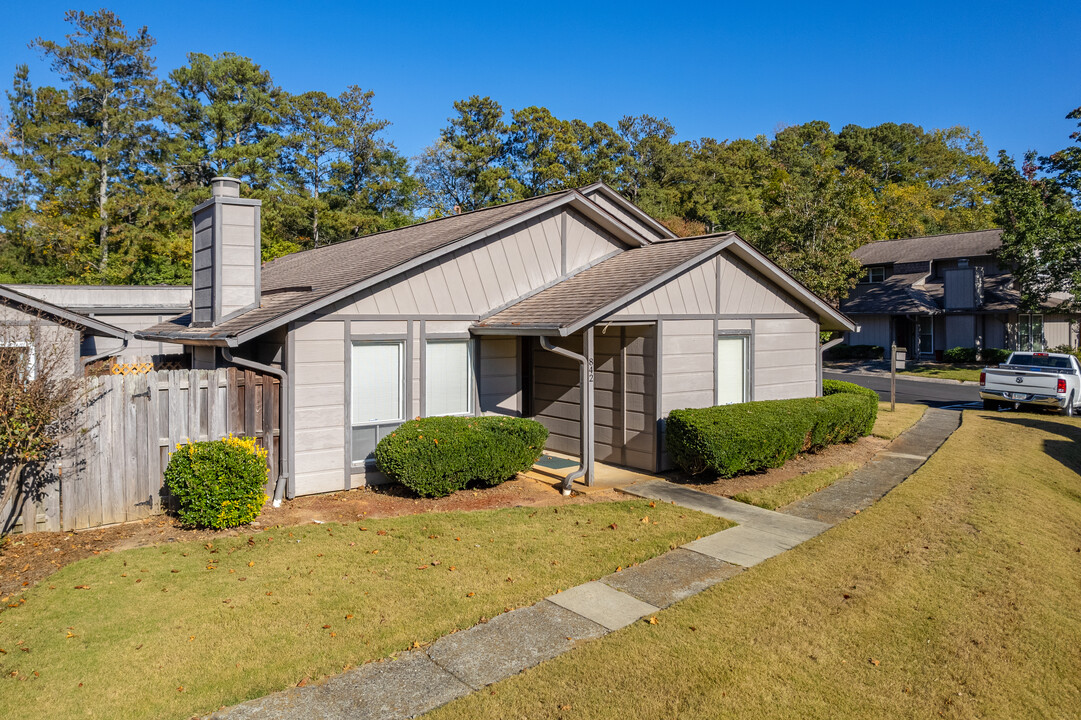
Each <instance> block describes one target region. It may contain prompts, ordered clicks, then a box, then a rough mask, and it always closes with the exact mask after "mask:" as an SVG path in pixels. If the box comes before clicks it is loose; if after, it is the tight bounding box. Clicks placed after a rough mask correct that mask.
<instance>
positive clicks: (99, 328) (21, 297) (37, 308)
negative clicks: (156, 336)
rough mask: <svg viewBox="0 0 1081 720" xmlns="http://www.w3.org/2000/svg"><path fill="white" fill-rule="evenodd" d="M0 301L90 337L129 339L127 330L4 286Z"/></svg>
mask: <svg viewBox="0 0 1081 720" xmlns="http://www.w3.org/2000/svg"><path fill="white" fill-rule="evenodd" d="M0 300H6V301H7V302H9V303H11V304H14V305H20V306H22V307H23V308H25V309H26V310H30V311H34V312H38V313H41V314H43V315H48V316H50V317H52V318H53V319H54V320H60V321H63V322H66V323H70V324H72V325H76V326H78V327H79V328H81V329H83V330H88V331H90V333H91V334H92V335H102V336H105V337H115V338H120V339H122V340H123V339H124V338H129V337H131V333H129V332H128V331H127V330H122V329H121V328H118V327H116V326H115V325H110V324H109V323H105V322H102V321H101V320H98V319H96V318H92V317H88V316H86V315H83V314H82V313H77V312H75V311H73V310H68V309H67V308H63V307H60V306H59V305H54V304H53V303H50V302H46V301H44V300H39V299H38V298H35V297H30V296H29V295H26V294H24V293H21V292H19V291H17V290H12V289H11V288H10V287H7V286H6V285H0Z"/></svg>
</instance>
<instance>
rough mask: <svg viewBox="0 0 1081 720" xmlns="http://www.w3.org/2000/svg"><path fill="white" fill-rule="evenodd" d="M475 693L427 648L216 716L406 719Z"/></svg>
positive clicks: (237, 719)
mask: <svg viewBox="0 0 1081 720" xmlns="http://www.w3.org/2000/svg"><path fill="white" fill-rule="evenodd" d="M470 692H472V688H470V687H469V686H468V685H466V684H465V683H463V682H461V681H460V680H458V679H457V678H456V677H454V676H453V675H451V674H450V673H449V672H447V671H446V670H444V669H443V668H441V667H439V666H438V665H437V664H435V663H434V662H432V660H431V659H430V658H429V657H428V656H427V655H426V654H424V653H423V652H421V651H414V652H410V653H406V654H405V655H402V656H401V657H400V658H399V659H397V660H391V661H386V662H377V663H369V664H367V665H365V666H363V667H360V668H357V669H356V670H350V671H349V672H347V673H343V674H342V675H338V676H337V677H333V678H331V679H330V680H328V681H327V682H326V683H324V684H322V685H315V686H311V687H303V688H291V689H289V690H286V691H285V692H281V693H275V694H273V695H268V696H266V697H264V698H260V699H258V700H251V701H249V702H246V703H242V704H240V705H236V706H234V707H232V708H229V709H228V710H226V711H223V712H222V713H215V714H213V715H211V716H210V718H211V720H218V719H219V718H228V720H249V719H250V720H255V719H256V718H258V720H295V719H296V718H309V719H310V720H347V719H349V720H352V719H355V718H366V719H370V720H401V719H402V718H411V717H415V716H416V715H420V714H422V713H426V712H428V711H429V710H434V709H435V708H437V707H439V706H440V705H445V704H446V703H449V702H450V701H451V700H455V699H457V698H460V697H463V696H465V695H468V694H469V693H470Z"/></svg>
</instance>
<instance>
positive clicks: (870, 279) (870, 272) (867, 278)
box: [863, 266, 886, 283]
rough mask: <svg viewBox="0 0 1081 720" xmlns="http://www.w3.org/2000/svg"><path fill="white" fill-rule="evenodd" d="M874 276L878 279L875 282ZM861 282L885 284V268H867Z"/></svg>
mask: <svg viewBox="0 0 1081 720" xmlns="http://www.w3.org/2000/svg"><path fill="white" fill-rule="evenodd" d="M875 275H879V276H880V277H879V278H878V279H877V280H875ZM863 281H864V282H865V283H881V282H886V268H884V267H881V266H879V267H869V268H867V274H866V275H864V277H863Z"/></svg>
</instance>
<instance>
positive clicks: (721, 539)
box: [209, 409, 960, 720]
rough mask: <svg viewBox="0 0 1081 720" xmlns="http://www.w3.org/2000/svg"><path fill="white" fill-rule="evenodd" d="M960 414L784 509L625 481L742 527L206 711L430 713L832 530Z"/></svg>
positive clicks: (944, 414)
mask: <svg viewBox="0 0 1081 720" xmlns="http://www.w3.org/2000/svg"><path fill="white" fill-rule="evenodd" d="M959 421H960V413H958V412H955V411H949V410H935V409H930V410H928V411H927V412H926V413H925V414H924V416H923V418H922V419H921V420H920V421H919V422H917V423H916V425H914V426H913V427H912V428H910V429H909V430H908V431H906V432H905V433H903V434H902V435H901V436H900V437H899V438H897V439H896V440H894V441H893V442H892V443H891V444H890V445H889V446H888V447H887V448H886V449H885V450H883V451H880V452H879V453H878V454H877V455H875V457H874V458H873V459H872V460H871V462H870V463H868V464H867V465H865V466H864V467H863V468H860V469H859V470H856V471H855V472H853V473H852V474H851V475H849V476H848V477H846V478H844V479H842V480H839V481H837V482H836V483H834V484H833V485H832V486H830V487H829V488H826V489H825V490H820V491H819V492H817V493H814V494H813V495H811V496H809V497H808V498H805V499H803V500H800V501H798V502H795V503H793V504H791V505H789V506H787V507H785V508H782V512H775V511H772V510H764V509H762V508H759V507H755V506H753V505H746V504H744V503H740V502H736V501H735V500H729V499H728V498H723V497H718V496H716V495H709V494H707V493H703V492H700V491H698V490H694V489H692V488H690V487H687V486H685V485H677V484H674V483H670V482H667V481H664V480H652V479H651V480H644V481H638V482H634V483H632V484H630V485H627V486H626V487H623V488H621V490H623V491H624V492H626V493H628V494H631V495H636V496H639V497H645V498H651V499H654V500H660V501H663V502H672V503H675V504H676V505H680V506H682V507H685V508H688V509H691V510H698V511H701V512H706V513H709V514H711V515H716V516H719V517H723V518H726V519H728V520H732V521H734V522H736V523H739V524H738V525H737V526H736V527H733V528H729V529H727V530H722V531H721V532H718V533H714V534H713V535H709V536H707V537H704V538H699V539H698V540H695V541H693V542H690V543H687V544H686V545H684V546H682V547H680V548H677V549H675V550H672V551H670V552H667V553H665V554H664V555H660V556H658V557H655V558H653V559H651V560H647V561H646V562H644V563H642V564H641V565H637V566H634V567H631V568H628V569H626V570H623V571H621V572H617V573H612V574H611V575H608V576H606V577H603V578H601V579H600V580H596V581H593V582H588V583H585V584H584V585H579V586H577V587H574V588H571V589H569V590H566V591H564V592H562V593H559V594H556V595H552V596H551V597H548V598H546V599H544V600H542V601H540V602H539V603H537V604H535V605H533V606H531V607H527V608H521V609H519V610H514V611H511V612H508V613H504V614H503V615H499V616H497V617H495V618H493V619H492V620H490V621H488V622H486V623H483V624H481V625H477V626H475V627H472V628H469V629H468V630H463V631H461V632H457V633H453V634H451V635H447V636H444V637H442V638H440V639H439V640H437V641H436V642H434V643H433V644H432V645H430V646H429V647H427V648H423V649H418V650H413V651H410V652H407V653H404V654H403V655H401V656H399V657H398V658H397V659H389V660H385V661H379V662H372V663H368V664H367V665H364V666H363V667H360V668H357V669H355V670H351V671H349V672H347V673H344V674H342V675H338V676H336V677H333V678H330V679H329V680H327V681H326V682H324V683H321V684H318V685H312V686H308V687H303V688H290V689H288V690H285V691H283V692H279V693H274V694H273V695H269V696H267V697H264V698H260V699H258V700H252V701H249V702H245V703H242V704H240V705H237V706H235V707H232V708H229V709H226V710H223V711H221V712H218V713H215V714H213V715H211V716H209V717H210V718H212V719H216V720H226V719H227V720H241V719H246V718H266V719H271V720H273V719H278V718H281V719H283V720H284V719H285V718H298V717H303V718H313V719H314V718H319V719H322V720H338V719H342V720H344V719H345V718H353V719H360V718H365V719H367V718H372V719H373V720H374V719H378V720H398V719H400V718H411V717H416V716H417V715H421V714H423V713H425V712H428V711H429V710H434V709H435V708H437V707H439V706H440V705H444V704H446V703H448V702H450V701H452V700H455V699H457V698H459V697H462V696H464V695H468V694H470V693H472V692H475V691H477V690H480V689H481V688H483V687H485V686H487V685H490V684H492V683H494V682H498V681H499V680H503V679H505V678H508V677H511V676H513V675H516V674H518V673H520V672H522V671H523V670H525V669H527V668H530V667H533V666H534V665H537V664H539V663H541V662H543V661H545V660H549V659H551V658H554V657H557V656H558V655H561V654H563V653H565V652H567V651H568V650H570V649H571V648H573V647H574V646H575V645H577V644H579V643H582V642H588V641H590V640H594V639H596V638H599V637H603V636H604V635H607V634H608V633H610V632H613V631H615V630H618V629H620V628H622V627H626V626H627V625H630V624H631V623H633V622H636V621H639V620H642V619H643V618H646V617H649V616H651V615H652V614H654V613H656V612H657V611H658V610H661V609H663V608H665V607H668V606H669V605H671V604H673V603H675V602H678V601H680V600H683V599H684V598H687V597H690V596H691V595H695V594H697V593H699V592H701V591H703V590H705V589H706V588H709V587H712V586H713V585H716V584H717V583H719V582H723V581H724V580H727V579H728V578H730V577H732V576H734V575H737V574H739V573H740V572H742V571H743V570H744V569H745V568H748V567H751V566H753V565H757V564H758V563H760V562H762V561H764V560H766V559H768V558H771V557H773V556H775V555H778V554H780V553H782V552H784V551H785V550H788V549H790V548H793V547H795V546H796V545H799V544H800V543H802V542H805V541H806V540H809V539H810V538H812V537H814V536H816V535H818V534H820V533H822V532H824V531H826V530H828V529H829V528H830V527H831V526H832V525H834V524H836V523H838V522H840V521H841V520H844V519H845V518H846V517H849V516H850V515H853V514H855V513H856V512H859V511H860V510H863V509H864V508H866V507H868V506H870V505H871V504H872V503H874V502H875V501H876V500H878V499H879V498H881V497H882V496H883V495H885V494H886V493H887V492H889V491H890V490H891V489H893V488H894V487H896V486H897V485H899V484H900V483H901V482H902V481H903V480H904V479H905V478H907V477H908V476H909V475H911V474H912V473H913V472H915V470H916V469H917V468H919V466H920V465H922V464H923V463H924V462H925V461H926V460H927V458H928V457H930V456H931V454H933V453H934V451H935V450H937V449H938V447H939V446H940V445H942V443H943V442H945V440H946V438H948V437H949V436H950V434H951V433H952V432H953V431H954V430H956V429H957V427H958V424H959Z"/></svg>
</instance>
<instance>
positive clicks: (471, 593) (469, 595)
mask: <svg viewBox="0 0 1081 720" xmlns="http://www.w3.org/2000/svg"><path fill="white" fill-rule="evenodd" d="M474 595H476V593H473V592H470V593H466V594H465V596H466V597H473V596H474Z"/></svg>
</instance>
